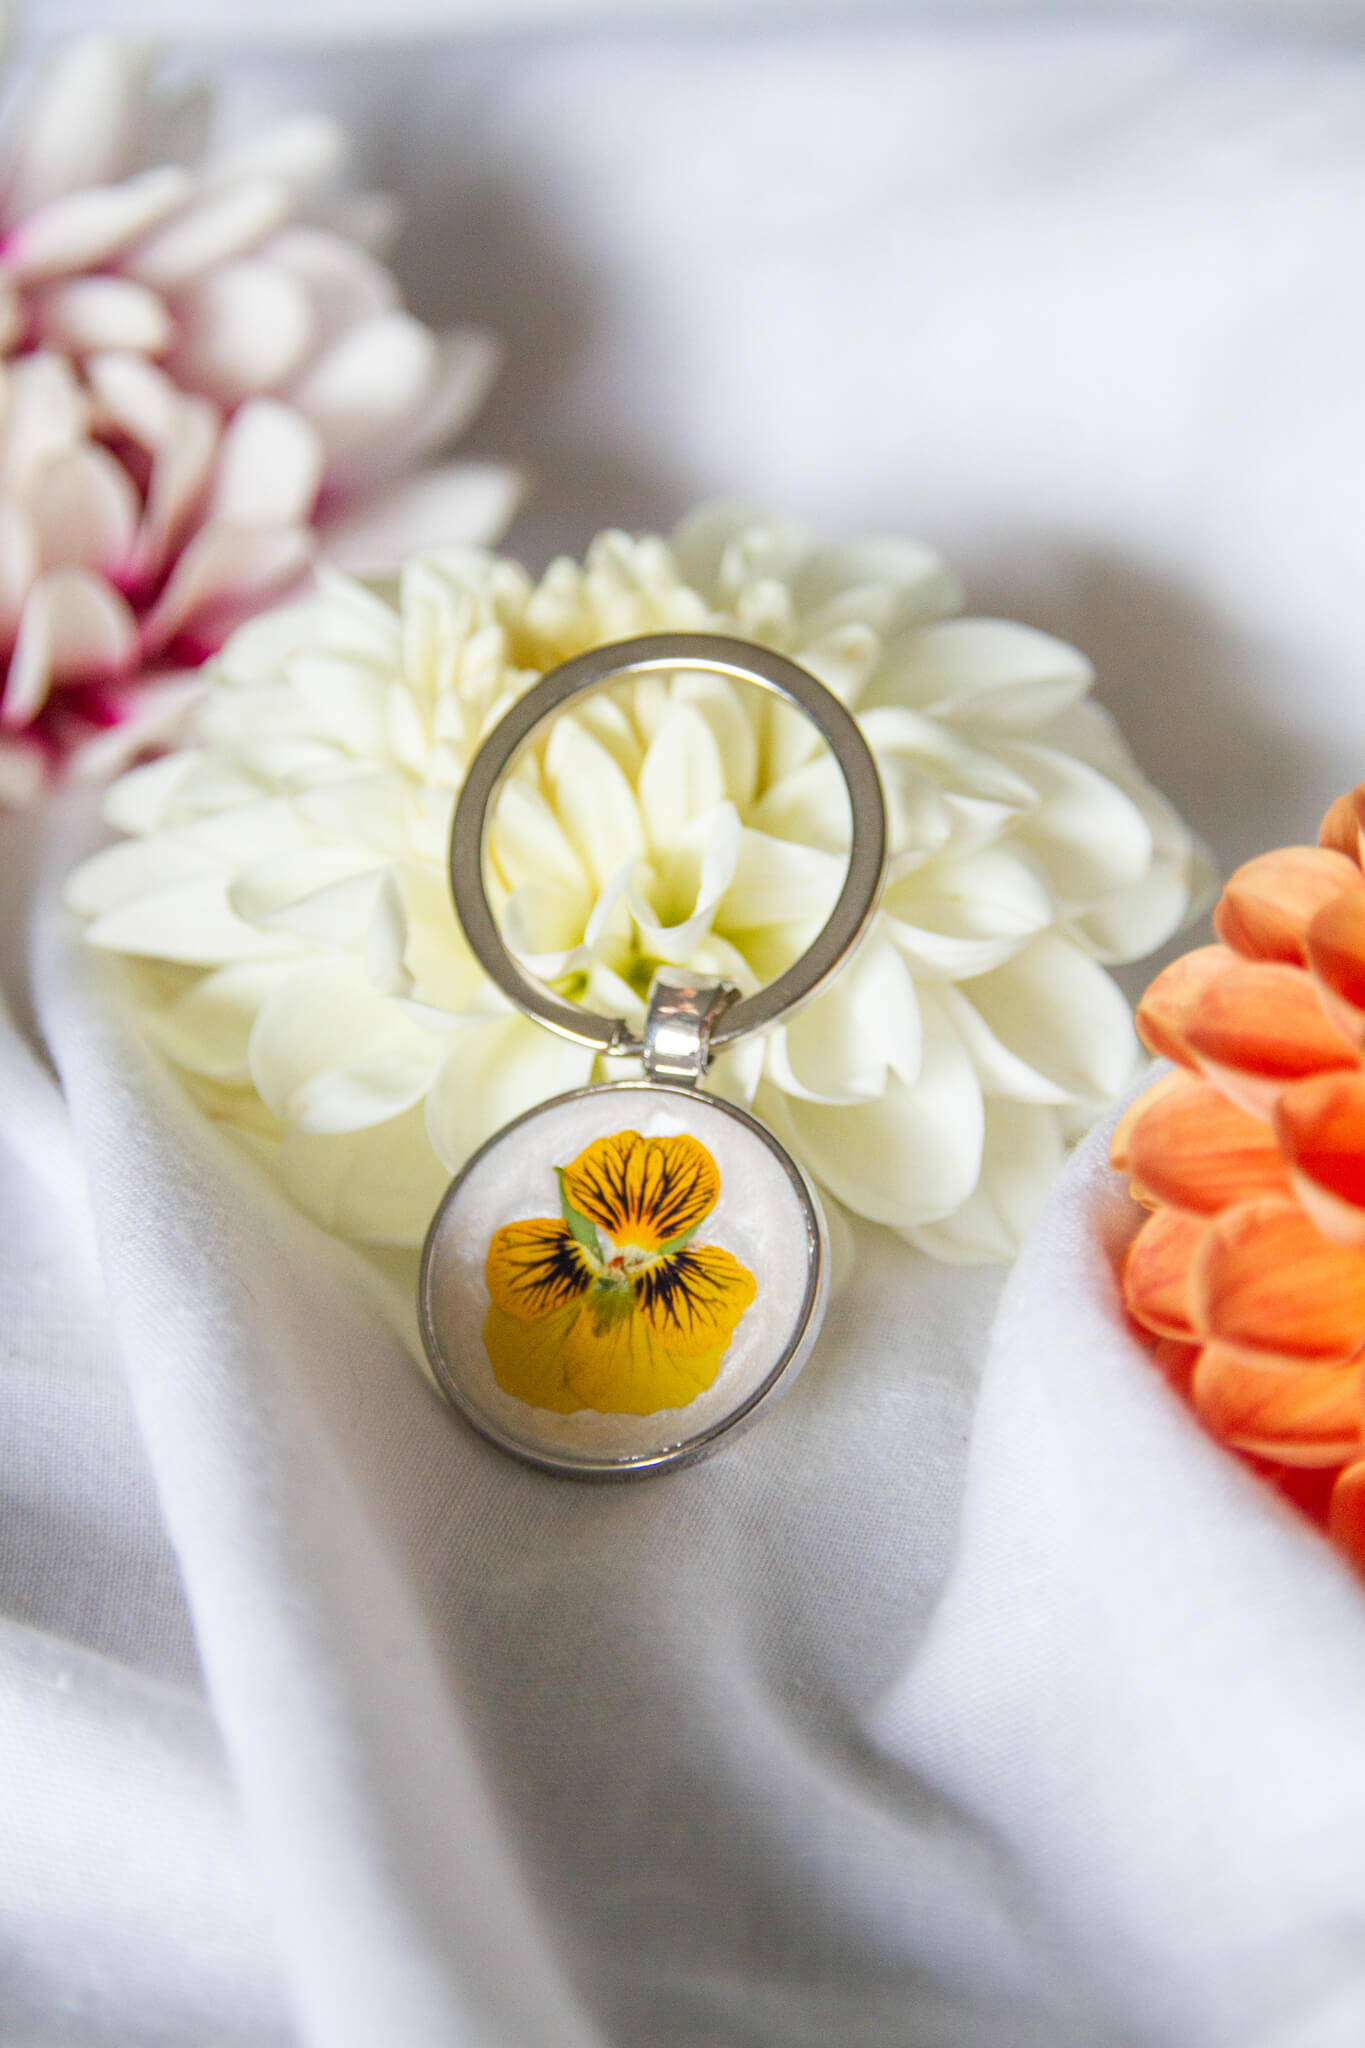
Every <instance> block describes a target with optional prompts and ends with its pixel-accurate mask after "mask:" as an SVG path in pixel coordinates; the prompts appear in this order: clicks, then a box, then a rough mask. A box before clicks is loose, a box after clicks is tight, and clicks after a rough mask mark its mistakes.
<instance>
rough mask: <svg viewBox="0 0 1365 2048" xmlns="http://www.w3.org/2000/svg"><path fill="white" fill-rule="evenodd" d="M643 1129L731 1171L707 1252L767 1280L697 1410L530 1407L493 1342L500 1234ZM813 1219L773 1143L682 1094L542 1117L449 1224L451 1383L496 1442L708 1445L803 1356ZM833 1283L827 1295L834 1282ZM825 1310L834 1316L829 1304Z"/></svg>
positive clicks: (617, 1099) (439, 1299) (635, 1096)
mask: <svg viewBox="0 0 1365 2048" xmlns="http://www.w3.org/2000/svg"><path fill="white" fill-rule="evenodd" d="M625 1130H631V1131H636V1132H638V1134H639V1135H640V1136H641V1137H642V1138H645V1139H649V1138H668V1137H674V1136H676V1135H677V1134H678V1133H679V1132H686V1133H688V1134H689V1135H690V1136H691V1137H694V1138H696V1139H697V1140H698V1142H699V1143H700V1144H702V1145H705V1147H706V1149H707V1151H708V1152H709V1153H710V1154H711V1157H712V1158H713V1159H714V1160H715V1162H716V1166H717V1168H718V1169H719V1172H720V1196H719V1199H718V1200H717V1202H716V1206H715V1208H714V1209H712V1210H711V1212H710V1214H709V1215H707V1216H706V1217H705V1218H703V1220H702V1222H701V1224H700V1225H699V1227H698V1230H697V1235H696V1239H695V1242H696V1243H697V1244H719V1245H723V1246H724V1247H725V1249H726V1250H727V1251H730V1252H733V1253H734V1255H735V1257H736V1258H737V1259H738V1260H739V1261H740V1263H741V1264H742V1265H744V1266H747V1268H748V1269H749V1271H750V1272H751V1273H752V1274H753V1276H754V1278H755V1280H756V1282H757V1290H756V1292H755V1295H754V1299H753V1301H752V1302H751V1303H750V1305H749V1307H748V1308H747V1309H746V1310H745V1311H744V1314H743V1316H742V1317H741V1318H740V1321H739V1324H738V1326H737V1328H736V1330H735V1334H734V1336H733V1337H732V1338H731V1340H730V1343H729V1346H728V1347H727V1349H726V1352H725V1355H724V1357H723V1358H722V1360H721V1363H720V1371H719V1372H718V1373H717V1375H716V1377H715V1379H714V1380H713V1381H712V1383H711V1385H710V1386H709V1387H708V1388H706V1389H704V1390H703V1391H702V1392H701V1393H700V1394H698V1395H697V1397H696V1399H695V1400H692V1401H689V1402H688V1404H687V1406H686V1408H662V1409H659V1410H658V1411H657V1412H656V1413H655V1414H653V1415H599V1414H595V1413H593V1412H592V1411H590V1410H588V1409H581V1410H579V1411H578V1412H577V1413H576V1414H573V1415H556V1414H553V1413H551V1411H550V1410H548V1409H544V1408H534V1409H531V1408H528V1405H527V1403H526V1402H524V1401H519V1400H517V1399H516V1398H515V1397H513V1396H511V1395H509V1394H505V1393H504V1392H503V1390H502V1389H501V1387H499V1385H498V1384H497V1381H496V1380H495V1379H494V1377H493V1370H492V1367H491V1366H490V1364H489V1362H488V1353H487V1351H486V1349H485V1347H484V1342H483V1325H484V1318H485V1317H486V1315H487V1313H488V1288H487V1286H486V1284H485V1282H484V1261H485V1259H486V1258H487V1255H488V1246H489V1242H490V1240H491V1238H492V1236H493V1233H494V1232H495V1231H496V1230H498V1229H499V1228H500V1227H501V1226H502V1225H503V1224H504V1223H512V1222H516V1221H518V1220H520V1219H521V1218H522V1217H526V1216H547V1215H548V1216H557V1215H558V1214H559V1205H558V1187H557V1184H556V1182H555V1177H554V1168H555V1167H556V1166H567V1165H569V1163H570V1161H571V1160H573V1159H575V1158H577V1156H578V1154H579V1153H580V1152H581V1151H582V1150H583V1148H584V1147H585V1146H586V1145H589V1144H591V1143H592V1141H593V1140H594V1139H595V1138H602V1137H608V1136H610V1135H612V1134H613V1133H615V1132H617V1131H625ZM814 1220H815V1219H814V1215H813V1212H812V1211H810V1210H808V1209H807V1206H806V1204H805V1202H804V1201H803V1200H802V1198H801V1196H800V1195H799V1194H798V1192H797V1189H796V1187H795V1185H794V1184H793V1180H792V1176H791V1174H789V1173H788V1172H787V1170H786V1169H785V1168H784V1167H783V1165H782V1163H781V1161H780V1160H779V1159H778V1158H777V1157H776V1155H775V1154H774V1152H773V1151H772V1150H771V1149H770V1147H769V1146H768V1145H767V1144H765V1143H764V1141H763V1138H762V1137H761V1136H760V1135H759V1134H758V1133H757V1132H756V1131H754V1130H753V1129H752V1128H750V1127H749V1126H748V1125H747V1124H746V1123H743V1122H741V1121H740V1120H739V1119H737V1118H736V1117H734V1116H732V1115H730V1114H728V1113H727V1112H726V1110H725V1109H723V1108H722V1107H720V1106H718V1105H716V1104H713V1103H711V1102H708V1100H707V1099H706V1097H705V1096H700V1097H698V1098H696V1099H695V1100H693V1101H690V1102H689V1101H688V1100H687V1098H686V1097H685V1096H683V1095H680V1094H678V1093H676V1092H669V1093H663V1092H659V1091H655V1090H647V1089H643V1088H641V1089H634V1088H632V1089H631V1090H630V1091H629V1092H628V1093H625V1094H615V1095H613V1093H612V1092H609V1091H608V1090H605V1089H602V1090H597V1091H595V1092H594V1093H592V1094H591V1095H588V1096H585V1097H579V1098H578V1099H576V1100H571V1101H568V1102H564V1103H562V1104H559V1105H556V1106H554V1107H551V1108H548V1109H546V1110H544V1111H543V1112H541V1114H540V1115H539V1116H537V1117H536V1118H535V1119H534V1120H533V1121H531V1122H528V1123H523V1124H520V1125H518V1126H517V1127H516V1128H515V1129H514V1130H511V1131H509V1132H508V1133H507V1135H506V1136H505V1137H504V1138H502V1139H500V1140H495V1141H494V1143H493V1145H492V1147H491V1148H490V1150H489V1151H487V1152H486V1153H485V1154H484V1156H483V1157H482V1159H480V1160H478V1161H476V1162H475V1164H474V1165H473V1166H472V1167H471V1168H469V1169H468V1170H467V1173H466V1175H465V1177H464V1179H463V1180H462V1182H461V1183H460V1185H459V1186H458V1188H457V1189H456V1190H455V1193H454V1196H453V1199H452V1200H451V1201H450V1203H449V1206H448V1207H447V1208H446V1209H445V1210H444V1211H443V1213H442V1216H441V1219H440V1221H439V1223H438V1224H437V1225H436V1228H435V1232H434V1235H433V1242H432V1254H431V1267H430V1274H431V1277H430V1281H429V1284H428V1295H427V1298H428V1302H429V1304H430V1316H431V1324H432V1330H433V1334H434V1336H435V1338H436V1341H437V1345H438V1347H439V1351H440V1355H441V1358H442V1361H443V1363H444V1365H445V1368H446V1372H447V1374H448V1376H449V1378H450V1379H451V1380H452V1381H453V1382H454V1385H455V1387H456V1389H458V1391H459V1392H460V1394H461V1395H462V1397H463V1402H464V1403H465V1404H467V1405H468V1406H469V1407H471V1408H472V1409H473V1410H474V1411H475V1412H476V1413H478V1414H482V1415H484V1416H486V1417H487V1419H488V1421H489V1422H490V1423H491V1424H492V1426H493V1428H494V1431H495V1433H498V1434H501V1435H503V1436H504V1437H507V1436H510V1437H511V1438H512V1439H513V1440H514V1441H515V1442H518V1443H522V1444H524V1445H526V1447H527V1448H528V1449H530V1450H532V1451H535V1450H546V1451H563V1452H565V1453H567V1454H569V1455H571V1456H578V1457H582V1458H617V1457H649V1456H652V1455H657V1454H658V1453H660V1452H663V1451H665V1450H668V1449H670V1448H671V1447H673V1446H675V1445H678V1444H681V1443H686V1442H691V1441H694V1440H695V1439H697V1438H698V1437H701V1436H704V1435H705V1434H706V1433H707V1432H708V1431H710V1430H711V1429H712V1428H713V1427H714V1426H715V1425H716V1424H717V1423H719V1422H721V1421H723V1420H724V1419H725V1418H726V1417H727V1416H729V1415H732V1414H734V1413H735V1411H736V1410H738V1409H740V1408H742V1407H743V1406H744V1404H745V1403H746V1402H747V1401H748V1400H750V1399H751V1398H752V1396H753V1395H754V1394H756V1393H757V1391H758V1390H759V1388H760V1387H761V1386H762V1385H763V1382H764V1381H765V1380H766V1379H767V1378H768V1377H769V1376H770V1374H771V1373H772V1372H773V1371H774V1369H775V1368H776V1367H777V1365H778V1364H779V1362H780V1361H781V1360H782V1358H783V1357H784V1356H785V1355H786V1354H787V1353H788V1352H789V1351H791V1350H792V1348H793V1345H794V1344H795V1343H796V1341H797V1339H798V1336H799V1335H800V1334H801V1333H800V1330H799V1327H798V1326H799V1324H800V1323H801V1321H802V1320H803V1319H804V1316H803V1312H805V1311H806V1310H807V1309H808V1306H809V1303H810V1293H811V1291H812V1288H813V1286H814V1285H815V1284H816V1275H815V1273H813V1272H812V1266H813V1264H814V1263H816V1262H817V1260H818V1265H819V1266H820V1267H823V1265H824V1258H823V1255H822V1254H820V1253H819V1246H818V1240H817V1239H816V1238H815V1236H814V1231H813V1228H812V1225H813V1224H814ZM820 1278H821V1279H822V1280H823V1282H824V1285H825V1286H827V1285H828V1275H827V1273H823V1272H821V1274H820ZM819 1307H820V1308H822V1307H823V1300H821V1301H820V1303H819Z"/></svg>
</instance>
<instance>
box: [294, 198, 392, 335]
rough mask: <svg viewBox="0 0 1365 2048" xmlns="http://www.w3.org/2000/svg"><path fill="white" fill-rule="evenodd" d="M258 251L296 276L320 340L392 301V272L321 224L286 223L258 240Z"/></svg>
mask: <svg viewBox="0 0 1365 2048" xmlns="http://www.w3.org/2000/svg"><path fill="white" fill-rule="evenodd" d="M261 254H262V256H264V257H265V258H267V259H268V260H269V261H270V262H271V263H273V264H274V265H275V266H276V268H277V269H280V270H287V271H288V272H289V274H290V275H291V276H292V277H295V278H297V279H298V281H299V283H300V284H301V285H302V286H303V287H304V289H305V290H306V292H307V293H308V297H309V300H310V302H311V304H312V307H313V318H314V321H315V323H316V327H317V332H318V334H319V336H320V337H322V338H325V339H326V340H329V341H330V340H335V338H336V336H337V335H339V334H341V333H342V332H343V331H344V330H345V329H347V328H349V327H356V326H358V325H359V324H360V323H361V322H362V321H364V320H369V319H372V318H373V317H374V316H375V315H376V314H377V313H387V312H390V311H392V309H393V308H394V307H395V306H396V305H397V303H398V287H397V285H396V284H395V282H394V279H393V274H392V272H391V271H388V270H386V269H385V268H384V266H383V264H382V263H376V262H375V260H374V258H373V256H370V255H367V254H366V252H365V250H364V249H358V248H357V247H356V245H355V243H354V242H352V241H348V240H347V239H346V238H345V237H344V236H342V235H338V234H333V233H331V232H330V231H329V230H328V229H326V228H318V227H304V226H299V225H297V224H292V223H291V225H290V226H288V227H285V228H281V229H280V230H279V232H278V233H277V234H274V235H272V236H271V237H270V239H269V241H267V242H266V243H264V244H263V245H262V248H261Z"/></svg>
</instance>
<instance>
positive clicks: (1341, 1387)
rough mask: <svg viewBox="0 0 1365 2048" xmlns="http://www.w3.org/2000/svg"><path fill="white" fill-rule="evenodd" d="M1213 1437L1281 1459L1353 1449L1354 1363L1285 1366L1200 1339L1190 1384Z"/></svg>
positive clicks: (1356, 1415)
mask: <svg viewBox="0 0 1365 2048" xmlns="http://www.w3.org/2000/svg"><path fill="white" fill-rule="evenodd" d="M1190 1394H1191V1399H1192V1401H1193V1403H1194V1407H1195V1410H1196V1412H1197V1414H1198V1416H1199V1418H1200V1420H1201V1421H1202V1422H1203V1423H1204V1425H1205V1427H1206V1428H1207V1429H1209V1430H1210V1431H1211V1432H1212V1434H1213V1435H1214V1436H1217V1437H1220V1438H1222V1440H1223V1441H1224V1442H1225V1443H1230V1444H1234V1445H1235V1446H1236V1447H1237V1449H1238V1450H1243V1451H1251V1452H1253V1453H1254V1454H1255V1455H1256V1456H1257V1457H1262V1458H1275V1459H1277V1460H1278V1461H1279V1462H1280V1463H1282V1464H1286V1465H1337V1464H1340V1463H1341V1462H1342V1461H1343V1459H1346V1458H1350V1457H1353V1456H1355V1455H1356V1454H1357V1453H1358V1452H1359V1449H1360V1423H1361V1402H1360V1371H1359V1368H1358V1366H1355V1365H1285V1364H1281V1363H1278V1362H1269V1361H1266V1360H1263V1359H1261V1358H1258V1357H1256V1355H1255V1354H1254V1353H1250V1354H1249V1353H1247V1352H1246V1351H1240V1350H1238V1349H1237V1348H1236V1347H1235V1346H1233V1345H1228V1344H1207V1345H1205V1347H1204V1351H1203V1354H1202V1356H1201V1357H1200V1360H1199V1363H1198V1364H1197V1365H1196V1367H1195V1369H1194V1378H1193V1380H1192V1382H1191V1387H1190Z"/></svg>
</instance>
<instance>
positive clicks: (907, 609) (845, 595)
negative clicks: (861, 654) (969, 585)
mask: <svg viewBox="0 0 1365 2048" xmlns="http://www.w3.org/2000/svg"><path fill="white" fill-rule="evenodd" d="M792 588H793V591H794V593H795V596H796V601H797V604H798V605H799V606H800V608H801V611H802V613H803V615H804V616H806V617H807V618H809V617H810V615H811V614H812V613H815V612H818V611H827V610H829V609H831V608H833V607H835V606H842V605H843V604H845V603H846V602H847V600H848V599H849V598H850V597H852V598H853V599H854V600H855V602H856V604H857V607H858V610H857V612H856V614H855V615H856V616H857V617H859V618H871V619H872V620H873V622H874V623H875V625H876V626H877V629H878V631H879V632H880V631H885V630H886V628H887V627H888V626H889V625H891V623H892V622H893V619H894V621H895V622H896V623H898V624H902V625H904V624H909V623H910V622H911V621H912V620H913V621H919V620H929V619H934V618H939V617H941V616H942V615H943V614H944V613H945V612H951V611H956V609H957V607H958V605H959V604H960V603H961V602H962V598H961V592H960V589H959V586H958V582H957V579H956V577H954V576H953V575H951V574H950V573H949V571H948V569H947V568H946V567H945V566H944V564H943V562H942V561H941V560H940V558H939V556H937V555H936V554H935V553H934V552H933V550H932V549H931V548H926V547H921V546H920V545H919V544H918V543H917V542H915V541H904V540H851V541H844V542H841V543H840V544H838V545H837V546H834V547H822V548H813V549H812V550H811V552H810V553H809V554H808V555H807V556H806V558H805V560H804V561H803V562H802V563H801V565H800V567H799V569H798V570H797V572H796V575H795V577H794V579H793V584H792ZM882 592H885V593H886V594H887V596H888V597H890V598H891V599H892V601H893V606H894V609H891V608H888V609H887V610H886V611H885V612H881V608H880V607H879V606H878V603H877V600H878V597H879V595H880V594H881V593H882ZM879 612H880V616H879V615H878V614H879Z"/></svg>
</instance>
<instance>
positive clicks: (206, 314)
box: [171, 257, 315, 407]
mask: <svg viewBox="0 0 1365 2048" xmlns="http://www.w3.org/2000/svg"><path fill="white" fill-rule="evenodd" d="M176 313H177V317H178V320H179V323H180V338H179V342H178V345H177V347H176V350H175V354H174V356H173V357H172V359H171V368H172V371H173V372H174V374H175V376H176V378H177V379H178V380H179V382H181V383H182V384H184V385H185V386H186V387H187V388H188V389H189V390H191V391H200V392H203V393H204V394H205V396H207V397H209V398H212V399H214V400H216V401H217V403H218V404H219V405H222V406H229V407H230V406H234V405H237V404H239V403H240V402H241V400H242V399H244V398H249V397H251V396H252V394H253V393H256V392H263V391H270V390H273V389H274V387H275V386H276V385H279V384H282V383H283V382H284V380H285V379H286V378H287V377H290V376H292V375H293V373H294V371H295V370H297V369H298V367H299V365H300V364H301V363H302V362H303V360H304V358H305V357H306V356H307V354H308V351H309V350H310V348H311V347H312V346H313V341H314V337H315V328H314V322H313V307H312V302H311V300H310V299H309V296H308V293H307V291H306V290H305V288H304V286H303V285H302V284H300V283H299V281H298V279H297V278H295V277H293V276H291V275H290V273H289V272H288V271H287V270H284V269H281V268H279V267H278V266H277V265H275V264H273V263H270V262H267V261H265V260H264V259H263V258H261V257H255V258H252V257H245V258H243V259H241V260H240V261H239V262H236V263H224V264H218V265H215V267H214V268H213V269H211V270H209V271H207V272H206V273H205V275H204V276H203V277H200V278H198V279H196V281H195V283H194V284H193V285H192V286H191V287H190V288H189V289H188V290H187V291H184V292H182V293H181V294H180V295H179V297H178V299H177V301H176Z"/></svg>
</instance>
